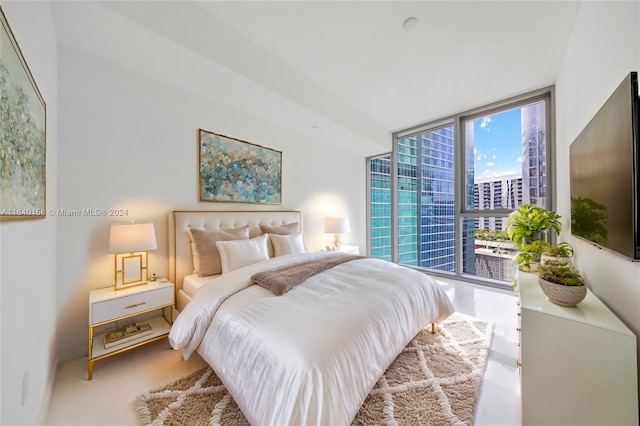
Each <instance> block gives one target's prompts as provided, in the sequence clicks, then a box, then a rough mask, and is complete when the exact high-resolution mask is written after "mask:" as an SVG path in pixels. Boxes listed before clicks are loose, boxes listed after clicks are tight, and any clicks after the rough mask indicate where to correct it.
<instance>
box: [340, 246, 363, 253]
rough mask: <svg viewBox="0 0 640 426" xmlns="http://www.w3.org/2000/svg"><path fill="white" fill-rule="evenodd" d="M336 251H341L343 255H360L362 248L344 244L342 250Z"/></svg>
mask: <svg viewBox="0 0 640 426" xmlns="http://www.w3.org/2000/svg"><path fill="white" fill-rule="evenodd" d="M336 251H339V252H341V253H349V254H360V247H359V246H348V245H346V244H342V245H340V248H339V249H338V250H336Z"/></svg>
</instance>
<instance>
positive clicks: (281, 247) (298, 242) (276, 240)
mask: <svg viewBox="0 0 640 426" xmlns="http://www.w3.org/2000/svg"><path fill="white" fill-rule="evenodd" d="M269 241H271V244H273V251H274V254H275V256H276V257H278V256H284V255H286V254H299V253H306V250H305V249H304V241H303V240H302V233H300V232H298V233H297V234H290V235H269Z"/></svg>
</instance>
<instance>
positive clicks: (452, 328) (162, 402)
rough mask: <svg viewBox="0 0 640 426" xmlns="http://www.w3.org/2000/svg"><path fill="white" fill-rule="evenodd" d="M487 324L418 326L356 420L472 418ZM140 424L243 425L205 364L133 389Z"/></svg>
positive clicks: (462, 320)
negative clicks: (433, 329) (146, 388)
mask: <svg viewBox="0 0 640 426" xmlns="http://www.w3.org/2000/svg"><path fill="white" fill-rule="evenodd" d="M492 335H493V325H492V324H490V323H487V322H484V321H480V320H477V319H475V318H471V317H468V316H464V315H461V314H457V313H456V314H453V315H452V316H451V317H449V318H448V319H447V320H446V321H444V322H442V323H441V324H440V325H439V326H438V332H437V333H436V334H435V335H434V334H431V333H430V332H429V329H425V330H422V331H421V332H420V333H419V334H418V335H417V336H416V337H415V338H414V339H413V340H412V341H411V342H410V343H409V344H408V345H407V347H406V348H405V349H404V350H403V351H402V352H401V353H400V355H398V357H397V358H396V359H395V361H394V362H393V363H392V364H391V366H390V367H389V368H388V369H387V371H385V373H384V374H383V376H382V377H381V378H380V380H379V381H378V383H377V384H376V385H375V386H374V388H373V389H372V390H371V392H370V393H369V396H368V397H367V399H366V400H365V402H364V404H363V405H362V407H361V408H360V411H359V412H358V414H357V416H356V418H355V419H354V421H353V424H354V425H367V426H369V425H412V426H413V425H458V424H467V425H471V424H472V422H473V415H474V411H475V408H476V405H477V402H478V395H479V393H480V386H481V384H482V377H483V375H484V370H485V366H486V361H487V355H488V350H489V346H490V344H491V337H492ZM136 405H137V410H138V419H139V421H140V423H141V424H143V425H151V424H153V425H167V426H168V425H181V426H183V425H203V426H204V425H222V426H239V425H248V423H247V420H246V419H245V417H244V415H243V414H242V412H241V411H240V410H239V409H238V406H237V405H236V403H235V401H234V400H233V398H232V397H231V395H230V394H229V392H227V390H226V388H225V387H224V385H223V384H222V382H221V381H220V379H219V378H218V377H217V376H216V375H215V374H214V373H213V371H212V370H211V368H209V367H205V368H202V369H200V370H198V371H196V372H194V373H192V374H190V375H189V376H187V377H184V378H182V379H180V380H178V381H176V382H174V383H170V384H168V385H166V386H164V387H162V388H160V389H156V390H154V391H151V392H147V393H145V394H143V395H140V396H138V398H137V400H136Z"/></svg>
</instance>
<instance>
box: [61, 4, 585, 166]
mask: <svg viewBox="0 0 640 426" xmlns="http://www.w3.org/2000/svg"><path fill="white" fill-rule="evenodd" d="M52 9H53V15H54V21H55V23H56V31H57V34H58V38H59V41H60V43H61V44H63V45H66V46H70V47H72V48H74V49H77V50H80V51H83V52H86V53H88V54H91V55H94V56H98V57H100V58H102V59H105V60H108V61H111V62H116V63H119V64H121V65H122V66H125V67H127V68H129V69H132V70H135V71H136V72H139V73H144V74H145V75H149V76H151V77H152V78H155V79H157V80H161V81H164V82H167V83H169V84H172V85H175V86H178V87H181V88H182V89H185V90H189V91H192V92H194V93H198V94H199V95H203V96H207V97H210V98H211V99H215V100H216V101H218V102H224V103H225V105H229V107H230V108H236V109H239V110H242V111H243V112H244V113H247V114H251V115H254V116H256V117H257V118H258V119H263V120H266V121H269V122H270V123H275V124H276V125H278V126H282V127H286V128H288V129H290V130H291V131H293V132H296V133H298V134H300V135H302V136H304V137H308V138H311V139H313V140H317V141H320V142H323V143H339V144H340V145H341V146H343V147H345V141H347V143H346V145H348V146H347V149H350V150H351V151H353V152H356V153H358V154H360V155H374V154H378V153H382V152H386V151H389V150H390V147H391V133H392V132H394V131H398V130H403V129H406V128H408V127H411V126H415V125H418V124H421V123H425V122H428V121H431V120H436V119H438V118H441V117H444V116H447V115H450V114H454V113H458V112H462V111H464V110H467V109H471V108H474V107H477V106H480V105H483V104H487V103H490V102H493V101H496V100H500V99H504V98H507V97H510V96H514V95H517V94H521V93H524V92H527V91H530V90H534V89H538V88H541V87H545V86H548V85H551V84H553V83H554V82H555V79H556V75H557V74H558V70H559V68H560V66H561V64H562V60H563V56H564V51H565V49H566V45H567V43H568V40H569V37H570V35H571V31H572V28H573V23H574V21H575V19H576V16H577V14H578V11H579V2H569V1H549V2H545V1H512V2H505V1H495V2H493V1H407V2H403V1H373V2H368V1H351V2H347V1H335V2H331V1H318V2H312V1H299V2H295V1H286V2H275V1H258V2H245V1H234V2H221V1H207V2H195V1H176V2H171V1H142V2H136V1H126V2H124V1H123V2H117V1H105V2H56V3H53V4H52ZM408 17H416V18H417V19H418V25H417V26H416V27H415V28H414V29H412V30H406V29H404V28H403V22H404V21H405V19H407V18H408ZM187 64H188V65H187ZM199 73H200V74H199Z"/></svg>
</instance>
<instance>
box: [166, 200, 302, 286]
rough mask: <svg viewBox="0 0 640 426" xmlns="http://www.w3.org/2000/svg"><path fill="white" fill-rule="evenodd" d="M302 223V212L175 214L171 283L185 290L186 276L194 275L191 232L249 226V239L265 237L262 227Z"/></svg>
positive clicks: (171, 230)
mask: <svg viewBox="0 0 640 426" xmlns="http://www.w3.org/2000/svg"><path fill="white" fill-rule="evenodd" d="M292 222H299V223H300V229H301V230H302V216H301V214H300V212H299V211H273V210H268V211H173V212H171V213H169V279H170V280H171V281H172V282H173V283H174V284H175V285H176V291H178V290H179V289H181V288H182V280H183V279H184V277H185V275H189V274H191V273H193V258H192V256H191V242H190V239H189V228H199V229H206V230H209V231H219V230H223V229H229V228H237V227H240V226H245V225H249V237H250V238H254V237H258V236H260V235H261V234H262V231H261V230H260V224H266V225H284V224H287V223H292Z"/></svg>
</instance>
